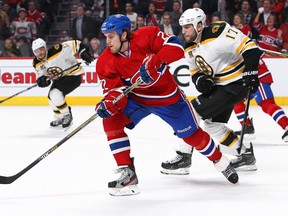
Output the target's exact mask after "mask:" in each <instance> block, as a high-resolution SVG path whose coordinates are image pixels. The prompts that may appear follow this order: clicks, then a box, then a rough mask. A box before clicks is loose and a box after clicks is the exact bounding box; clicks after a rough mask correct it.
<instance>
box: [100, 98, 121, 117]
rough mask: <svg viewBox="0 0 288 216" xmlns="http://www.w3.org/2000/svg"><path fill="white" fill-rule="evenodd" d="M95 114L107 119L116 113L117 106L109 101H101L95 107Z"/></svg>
mask: <svg viewBox="0 0 288 216" xmlns="http://www.w3.org/2000/svg"><path fill="white" fill-rule="evenodd" d="M96 112H97V114H98V116H99V117H101V118H109V117H110V116H113V115H114V114H115V113H117V112H118V109H117V106H115V105H114V104H113V101H111V100H103V101H101V102H100V103H98V104H97V105H96Z"/></svg>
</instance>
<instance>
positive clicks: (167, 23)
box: [160, 11, 181, 36]
mask: <svg viewBox="0 0 288 216" xmlns="http://www.w3.org/2000/svg"><path fill="white" fill-rule="evenodd" d="M162 18H163V24H161V25H160V30H161V31H163V32H165V33H166V34H174V35H175V36H179V35H180V33H181V28H180V26H179V25H173V24H171V15H170V13H169V12H168V11H165V12H164V13H163V16H162Z"/></svg>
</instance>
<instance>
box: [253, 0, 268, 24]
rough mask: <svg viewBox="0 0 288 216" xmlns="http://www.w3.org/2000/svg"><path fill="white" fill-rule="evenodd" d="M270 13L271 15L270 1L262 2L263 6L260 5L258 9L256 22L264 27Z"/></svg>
mask: <svg viewBox="0 0 288 216" xmlns="http://www.w3.org/2000/svg"><path fill="white" fill-rule="evenodd" d="M271 13H272V11H271V3H270V0H264V1H263V4H262V7H260V8H259V9H258V14H259V18H258V20H259V22H262V23H264V24H265V25H267V20H268V17H269V16H270V14H271ZM258 14H257V15H258Z"/></svg>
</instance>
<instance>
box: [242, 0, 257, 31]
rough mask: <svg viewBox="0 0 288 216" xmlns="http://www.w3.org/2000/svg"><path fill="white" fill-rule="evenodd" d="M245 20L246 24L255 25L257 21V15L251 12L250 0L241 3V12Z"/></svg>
mask: <svg viewBox="0 0 288 216" xmlns="http://www.w3.org/2000/svg"><path fill="white" fill-rule="evenodd" d="M239 13H240V14H242V16H243V18H244V24H248V25H250V27H251V26H252V25H253V21H254V19H255V16H256V13H255V12H253V11H251V5H250V1H249V0H243V1H242V2H241V10H240V11H239Z"/></svg>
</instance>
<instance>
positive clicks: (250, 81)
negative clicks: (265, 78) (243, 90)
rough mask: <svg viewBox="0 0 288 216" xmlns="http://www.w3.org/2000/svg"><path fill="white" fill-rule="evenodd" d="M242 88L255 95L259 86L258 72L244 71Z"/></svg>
mask: <svg viewBox="0 0 288 216" xmlns="http://www.w3.org/2000/svg"><path fill="white" fill-rule="evenodd" d="M243 86H247V87H249V88H250V89H251V92H252V93H255V92H256V91H257V89H258V86H259V78H258V71H244V72H243Z"/></svg>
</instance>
